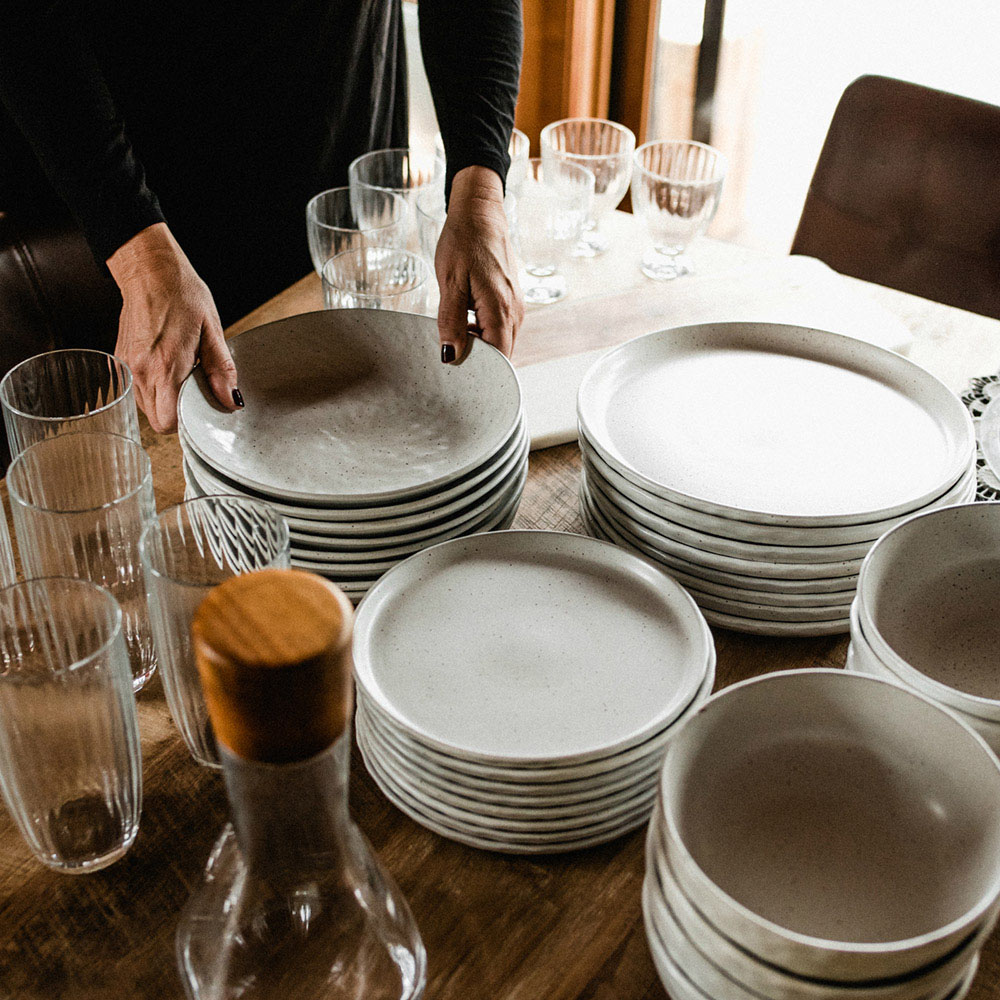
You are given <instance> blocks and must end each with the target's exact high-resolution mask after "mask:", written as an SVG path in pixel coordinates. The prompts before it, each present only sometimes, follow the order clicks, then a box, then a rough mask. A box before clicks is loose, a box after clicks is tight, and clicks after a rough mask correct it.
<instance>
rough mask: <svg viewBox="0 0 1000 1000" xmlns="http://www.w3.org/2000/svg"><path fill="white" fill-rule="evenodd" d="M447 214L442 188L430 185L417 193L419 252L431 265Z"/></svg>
mask: <svg viewBox="0 0 1000 1000" xmlns="http://www.w3.org/2000/svg"><path fill="white" fill-rule="evenodd" d="M447 216H448V210H447V209H446V208H445V202H444V188H439V187H431V188H428V189H427V190H426V191H421V192H420V194H419V195H417V236H418V237H419V239H420V252H421V253H422V254H423V256H424V259H425V260H427V261H428V262H429V263H430V264H431V265H433V264H434V253H435V251H436V250H437V244H438V240H439V239H440V238H441V230H442V229H444V220H445V219H446V218H447Z"/></svg>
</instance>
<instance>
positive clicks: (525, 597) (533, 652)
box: [354, 531, 715, 854]
mask: <svg viewBox="0 0 1000 1000" xmlns="http://www.w3.org/2000/svg"><path fill="white" fill-rule="evenodd" d="M354 657H355V665H356V678H357V695H358V707H357V717H356V718H357V738H358V744H359V746H360V747H361V751H362V754H363V755H364V759H365V763H366V765H367V767H368V770H369V771H370V773H371V775H372V777H373V778H374V779H375V781H376V782H377V784H378V785H379V787H380V788H381V789H382V791H383V792H384V793H385V795H386V797H387V798H389V799H390V800H391V801H392V802H393V803H394V804H395V805H396V806H398V807H399V808H400V809H401V810H402V811H403V812H405V813H407V814H408V815H409V816H410V817H412V818H413V819H414V820H416V822H418V823H421V824H422V825H423V826H425V827H428V828H429V829H431V830H434V831H436V832H437V833H440V834H441V835H442V836H445V837H449V838H451V839H452V840H457V841H460V842H462V843H464V844H469V845H471V846H474V847H480V848H485V849H487V850H496V851H506V852H513V853H521V854H547V853H551V852H555V851H568V850H573V849H576V848H581V847H587V846H590V845H594V844H600V843H603V842H605V841H607V840H612V839H613V838H615V837H618V836H620V835H622V834H623V833H626V832H628V831H630V830H632V829H634V828H635V827H638V826H641V825H642V824H643V823H645V822H646V820H647V818H648V817H649V812H650V809H651V808H652V805H653V800H654V797H655V794H656V782H657V774H658V772H659V767H660V762H661V760H662V756H663V752H664V747H665V745H666V742H667V740H668V738H669V737H670V735H671V734H672V733H673V732H674V731H675V730H676V729H677V726H678V725H679V723H680V722H681V721H682V720H683V719H685V718H687V717H689V716H690V715H691V714H692V713H694V711H695V710H696V709H697V707H698V706H699V705H700V704H701V703H702V702H703V701H704V700H705V699H706V698H707V697H708V695H709V694H710V693H711V689H712V684H713V682H714V678H715V649H714V645H713V642H712V636H711V633H710V632H709V629H708V626H707V625H706V623H705V620H704V618H703V617H702V615H701V612H700V611H699V610H698V607H697V605H696V604H695V603H694V601H692V600H691V598H690V597H689V596H688V594H687V593H686V592H685V591H684V590H683V588H681V587H680V586H678V585H677V584H676V583H675V582H674V581H673V580H671V579H670V578H669V577H668V576H666V575H665V574H664V573H662V572H661V571H660V570H658V569H657V568H656V567H655V566H653V565H652V564H651V563H649V562H648V561H647V560H645V559H640V558H638V557H636V556H633V555H631V554H629V553H627V552H623V551H622V550H621V549H619V548H616V547H615V546H612V545H608V544H606V543H604V542H600V541H598V540H596V539H593V538H587V537H586V536H583V535H572V534H564V533H561V532H549V531H502V532H496V533H494V534H489V535H476V536H472V537H469V538H462V539H455V540H453V541H449V542H444V543H442V544H441V545H438V546H435V547H434V548H432V549H427V550H425V551H423V552H421V553H419V554H418V555H415V556H411V557H410V558H409V559H407V560H406V562H403V563H401V564H400V565H398V566H397V567H396V568H395V569H393V570H391V571H390V572H388V573H387V574H386V575H385V576H384V577H382V579H381V580H380V581H379V582H378V583H377V584H376V585H375V586H374V587H373V588H372V590H371V591H370V592H369V593H368V596H367V597H366V598H365V599H364V600H363V601H362V602H361V605H360V606H359V608H358V613H357V618H356V621H355V639H354Z"/></svg>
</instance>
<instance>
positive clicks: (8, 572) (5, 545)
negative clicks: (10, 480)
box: [0, 497, 17, 587]
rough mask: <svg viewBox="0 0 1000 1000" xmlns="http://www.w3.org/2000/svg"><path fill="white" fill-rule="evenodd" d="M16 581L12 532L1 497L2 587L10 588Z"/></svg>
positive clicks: (0, 569) (0, 553)
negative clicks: (11, 542) (9, 529)
mask: <svg viewBox="0 0 1000 1000" xmlns="http://www.w3.org/2000/svg"><path fill="white" fill-rule="evenodd" d="M16 581H17V569H16V568H15V566H14V548H13V546H12V545H11V544H10V532H9V531H8V530H7V508H6V507H5V506H4V503H3V498H2V497H0V587H7V586H10V584H12V583H15V582H16Z"/></svg>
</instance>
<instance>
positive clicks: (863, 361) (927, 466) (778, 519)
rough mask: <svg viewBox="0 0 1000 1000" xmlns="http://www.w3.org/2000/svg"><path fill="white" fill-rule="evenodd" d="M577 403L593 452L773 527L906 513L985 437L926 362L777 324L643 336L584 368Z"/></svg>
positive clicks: (641, 481)
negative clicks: (976, 433)
mask: <svg viewBox="0 0 1000 1000" xmlns="http://www.w3.org/2000/svg"><path fill="white" fill-rule="evenodd" d="M712 387H714V388H715V389H716V391H714V392H712V391H710V390H711V389H712ZM577 414H578V417H579V421H580V427H581V431H582V433H583V435H584V436H585V437H586V438H587V440H588V441H589V442H590V443H591V445H592V446H593V448H594V450H595V451H597V452H598V453H599V454H600V456H601V457H602V458H603V459H604V460H605V461H606V462H607V463H608V464H609V465H610V466H611V467H612V468H614V469H615V470H617V471H618V472H619V473H620V474H621V475H623V476H625V477H626V478H628V479H630V480H631V481H632V482H634V483H635V484H636V485H638V486H641V487H643V488H644V489H646V490H647V491H649V492H651V493H653V494H655V495H657V496H662V497H664V498H665V499H668V500H671V501H673V502H675V503H678V504H681V505H684V506H688V507H693V508H695V509H698V510H703V511H706V512H709V513H713V514H717V515H720V516H723V517H731V518H736V519H742V520H749V521H756V522H759V523H762V524H774V525H791V526H808V525H816V526H824V527H829V526H834V525H841V524H843V525H848V524H858V523H864V522H869V521H875V520H884V519H887V518H891V517H895V516H898V515H901V514H904V513H906V512H908V511H912V510H915V509H917V508H919V507H921V506H923V505H925V504H926V503H928V502H929V501H930V500H932V499H933V498H934V497H936V496H940V494H941V493H943V492H944V491H945V490H946V489H948V488H949V487H950V486H951V485H953V484H954V483H955V482H956V481H957V480H958V479H959V477H960V476H961V475H962V474H963V473H964V472H965V471H966V470H967V469H968V467H969V463H970V461H971V459H972V457H973V454H974V448H975V438H974V435H973V430H972V422H971V419H970V417H969V414H968V412H967V411H966V410H965V407H964V406H962V404H961V402H960V401H959V400H958V398H957V397H956V396H954V394H953V393H951V392H950V391H949V390H948V389H947V388H946V387H945V386H944V385H943V384H942V383H940V382H939V381H938V380H937V379H935V378H934V377H933V376H931V375H930V374H928V373H927V372H926V371H924V370H923V369H922V368H920V367H919V366H918V365H915V364H913V363H912V362H911V361H908V360H906V359H905V358H902V357H900V356H899V355H897V354H894V353H892V352H891V351H886V350H883V349H881V348H878V347H874V346H872V345H871V344H866V343H863V342H862V341H859V340H855V339H853V338H851V337H843V336H839V335H837V334H832V333H826V332H823V331H819V330H812V329H807V328H805V327H797V326H785V325H779V324H768V323H705V324H700V325H697V326H687V327H677V328H674V329H672V330H665V331H661V332H659V333H653V334H649V335H647V336H645V337H639V338H637V339H635V340H632V341H630V342H629V343H627V344H624V345H622V346H621V347H619V348H616V349H615V350H613V351H610V352H609V353H608V354H606V355H604V356H603V357H602V358H601V359H599V360H598V361H597V362H596V363H595V364H594V366H593V368H591V370H590V371H589V372H588V374H587V375H586V376H585V377H584V380H583V383H582V385H581V386H580V393H579V396H578V405H577Z"/></svg>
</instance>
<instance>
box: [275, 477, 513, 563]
mask: <svg viewBox="0 0 1000 1000" xmlns="http://www.w3.org/2000/svg"><path fill="white" fill-rule="evenodd" d="M527 478H528V463H527V462H524V463H523V464H522V465H521V467H520V468H517V469H515V470H514V473H513V476H512V477H511V479H510V481H509V482H507V483H504V484H503V488H502V489H501V490H500V491H498V493H497V494H496V495H495V496H492V497H489V498H488V502H487V503H485V504H484V505H483V506H482V507H481V508H480V509H479V510H477V511H476V516H475V517H473V518H469V519H468V520H462V521H460V522H459V524H457V525H452V526H450V527H449V528H448V529H447V530H445V531H442V532H441V533H440V534H438V535H431V536H430V537H428V538H424V539H421V540H420V541H417V542H415V543H411V544H409V545H401V546H397V547H395V548H389V549H373V550H370V551H364V550H361V551H358V550H351V551H348V552H339V551H337V550H334V549H313V548H311V547H308V546H306V545H303V544H302V543H301V542H299V541H298V540H295V539H293V540H292V545H291V551H292V556H293V558H296V559H300V560H311V561H313V562H316V563H322V564H328V565H330V566H331V568H332V569H334V570H338V571H339V570H343V571H345V572H349V571H355V572H359V573H361V574H363V575H365V576H371V575H372V573H371V572H368V570H373V571H375V572H376V573H383V572H385V570H387V569H389V568H390V567H391V566H394V565H395V564H396V563H398V562H399V561H400V560H401V559H405V558H407V557H408V556H412V555H413V554H414V553H416V552H419V551H420V550H421V549H426V548H429V547H430V546H432V545H437V544H439V543H440V542H446V541H448V540H449V539H451V538H455V537H456V536H458V535H471V534H473V533H474V532H477V531H489V530H490V529H491V528H495V527H496V526H497V525H498V524H499V523H500V522H501V521H504V520H506V519H507V518H508V517H510V516H511V514H512V513H514V512H516V510H517V505H518V504H519V503H520V501H521V494H522V493H523V492H524V483H525V480H526V479H527ZM366 556H367V557H369V558H367V559H366V558H365V557H366Z"/></svg>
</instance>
